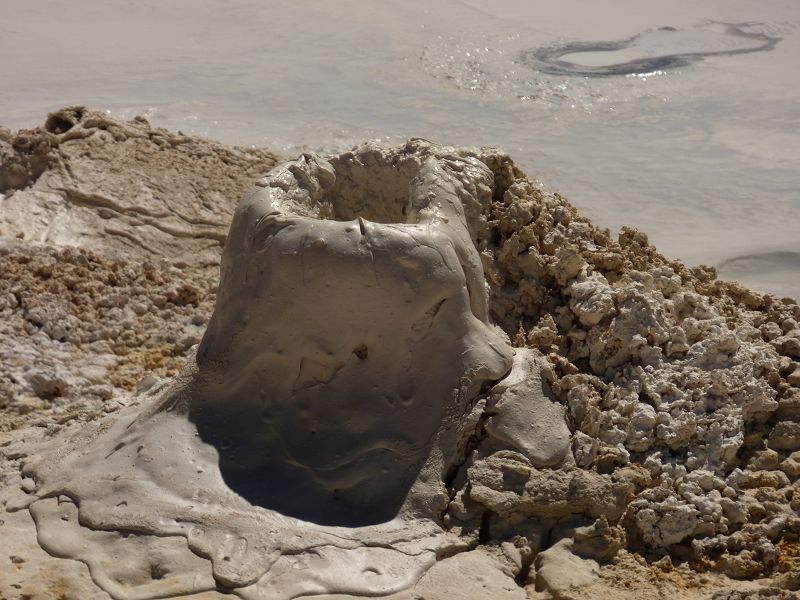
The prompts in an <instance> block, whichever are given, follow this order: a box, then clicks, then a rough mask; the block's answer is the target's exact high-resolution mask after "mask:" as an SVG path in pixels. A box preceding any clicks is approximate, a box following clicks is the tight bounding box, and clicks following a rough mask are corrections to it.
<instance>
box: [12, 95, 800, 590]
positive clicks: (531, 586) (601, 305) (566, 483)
mask: <svg viewBox="0 0 800 600" xmlns="http://www.w3.org/2000/svg"><path fill="white" fill-rule="evenodd" d="M48 129H50V130H52V131H47V130H40V131H39V132H32V133H31V132H27V133H23V134H16V135H14V134H11V133H10V132H3V133H2V134H0V157H2V166H0V183H2V184H3V188H4V190H5V191H4V192H3V193H4V194H5V196H4V198H3V199H2V200H0V234H2V236H3V237H2V238H1V239H2V244H0V314H2V316H3V318H2V321H0V327H2V331H3V334H4V335H3V337H2V339H0V356H2V362H1V364H2V369H0V406H2V408H1V409H0V429H2V432H0V477H2V482H3V483H2V487H1V488H0V502H2V503H3V505H4V506H5V508H6V509H8V508H10V507H11V508H13V507H14V502H18V501H19V497H20V494H23V495H24V494H26V493H29V492H31V491H32V490H33V489H34V488H35V485H36V482H35V481H34V480H31V479H28V478H26V477H22V475H21V474H20V470H19V467H20V462H21V461H24V460H25V459H26V456H24V454H23V453H22V450H20V449H21V448H24V444H22V443H21V442H22V441H23V440H24V441H26V442H30V441H35V440H44V441H46V440H50V439H58V437H59V436H63V435H74V434H77V433H80V432H82V431H84V432H85V431H88V430H89V428H91V427H93V426H96V425H97V424H98V423H101V422H102V419H103V418H104V417H105V416H106V415H109V414H110V415H114V414H116V413H117V412H118V411H125V410H129V407H135V406H136V405H137V403H139V402H141V401H142V400H141V399H137V398H136V397H135V396H134V393H135V392H136V391H137V390H138V391H140V392H146V391H148V390H150V391H151V392H153V393H155V392H157V390H158V389H159V380H160V379H161V378H165V377H168V376H171V375H173V374H174V373H176V372H177V371H179V370H180V369H181V368H182V366H183V364H184V362H185V361H186V360H187V359H191V357H192V356H193V347H194V345H195V344H196V343H198V342H199V340H200V338H201V336H202V334H203V331H204V329H205V324H206V322H207V320H208V318H209V316H210V314H211V310H212V309H213V305H214V303H215V301H216V281H217V273H218V264H219V256H220V251H221V245H220V240H223V239H224V237H225V232H226V231H227V227H228V221H229V219H230V217H231V215H232V214H233V209H234V207H235V205H236V203H237V202H238V199H239V197H240V196H241V194H242V192H243V191H244V190H245V189H246V188H247V187H248V186H249V185H251V184H252V183H253V182H254V181H255V180H256V179H258V177H259V176H261V175H263V174H264V173H265V172H266V171H268V170H269V169H270V168H271V167H272V166H273V164H274V163H275V159H274V157H273V156H272V155H271V154H269V153H267V152H263V151H255V152H254V151H243V150H236V149H228V148H225V147H223V146H220V145H218V144H215V143H213V142H206V141H203V140H197V139H190V138H185V137H184V136H179V135H174V134H170V133H168V132H163V131H158V130H151V129H150V128H149V126H147V125H146V123H143V122H141V121H134V122H130V123H116V122H113V121H110V120H108V119H106V118H105V117H104V116H103V115H99V114H98V113H93V112H91V111H76V110H69V111H64V112H63V113H61V114H58V115H56V116H55V117H51V119H50V121H49V126H48ZM73 129H75V130H76V131H75V132H74V134H70V132H71V131H72V130H73ZM20 136H22V139H23V140H25V141H20ZM59 136H60V137H59ZM56 138H58V139H57V140H56ZM15 140H16V141H15ZM54 140H55V141H54ZM189 149H191V151H189ZM185 152H188V154H185ZM456 152H457V153H458V152H461V155H462V156H473V157H475V158H476V159H478V160H480V161H481V162H482V163H483V164H484V165H486V167H488V169H489V170H490V171H491V173H492V175H493V179H494V181H493V182H492V188H493V189H492V190H491V202H490V203H489V204H488V206H487V208H485V209H484V210H483V213H482V218H483V219H485V223H486V228H487V229H486V231H485V234H484V237H483V242H482V243H479V244H478V246H477V247H478V250H479V251H480V254H481V259H482V262H483V269H484V271H485V273H486V279H487V282H488V290H489V315H490V317H491V319H492V320H493V321H494V322H496V323H497V324H499V325H500V326H501V327H502V329H503V330H504V331H505V333H506V334H507V335H508V339H509V342H510V343H511V344H512V345H513V346H515V347H517V348H519V349H522V348H526V350H525V351H521V352H518V355H517V360H522V358H523V357H530V360H533V361H535V364H537V365H539V366H538V368H539V369H540V373H541V375H540V376H539V377H540V380H541V382H543V383H537V382H538V381H539V380H537V379H536V378H530V377H527V376H526V377H523V378H522V379H521V380H520V381H514V380H509V381H507V382H506V385H505V386H503V385H498V386H495V389H494V391H492V390H489V393H488V394H487V395H486V396H485V397H483V398H479V399H478V401H477V402H476V403H475V405H474V406H473V409H472V410H471V412H470V413H469V414H468V415H467V416H466V417H465V419H464V421H463V423H462V425H463V427H464V429H465V431H468V432H469V431H471V432H472V434H471V435H466V436H465V437H464V438H463V440H462V441H461V442H460V444H461V445H460V446H459V448H460V454H461V459H460V460H458V461H457V463H456V464H455V465H454V466H453V468H452V469H451V470H450V471H449V472H448V473H447V474H446V475H447V476H446V477H445V478H444V483H445V484H446V487H447V491H448V497H449V498H450V500H449V502H448V503H447V508H446V510H445V511H444V513H443V517H442V519H441V525H442V526H443V527H444V528H445V529H446V530H447V532H448V535H452V536H455V538H456V539H457V540H458V542H457V543H455V544H454V545H452V546H451V548H450V549H449V550H447V551H446V552H442V553H441V554H440V555H439V556H438V561H437V562H436V563H435V565H434V566H433V567H432V568H430V569H429V570H427V571H426V572H425V574H424V575H422V577H421V578H420V579H419V581H417V583H416V584H415V585H414V586H412V588H411V589H410V590H406V591H403V592H399V593H397V594H395V595H393V596H387V597H392V598H397V599H399V598H428V599H431V598H442V599H445V598H464V599H471V598H476V599H477V598H487V597H491V598H551V597H555V598H600V597H612V598H643V597H659V596H661V595H664V594H668V595H670V596H674V597H677V598H687V599H689V598H692V599H694V598H711V597H712V596H713V597H714V598H719V599H723V598H731V599H733V598H792V597H796V596H797V594H796V590H797V589H798V587H800V580H798V573H800V550H799V549H798V548H799V546H798V536H800V517H798V511H799V510H800V504H799V503H800V488H798V485H800V484H798V478H799V477H800V327H798V321H800V308H798V306H797V304H796V303H795V302H793V301H791V300H788V299H784V300H781V299H777V298H774V297H770V296H762V295H760V294H757V293H754V292H751V291H749V290H747V289H744V288H741V287H739V286H737V285H734V284H728V283H724V282H720V281H718V280H717V279H716V277H715V274H714V272H713V270H712V269H709V268H704V267H699V268H693V269H690V268H687V267H685V266H684V265H682V264H680V263H677V262H674V261H670V260H668V259H667V258H665V257H663V256H661V255H660V254H659V253H658V252H657V250H656V249H655V248H653V247H652V246H650V245H649V244H648V242H647V238H646V236H645V235H644V234H642V233H641V232H638V231H635V230H623V231H622V232H621V233H620V234H619V235H618V236H616V235H615V236H612V235H610V233H609V232H607V231H604V230H599V229H597V228H595V227H594V226H592V224H591V223H590V222H588V221H587V220H586V219H584V218H582V217H581V216H580V215H579V214H578V213H577V211H576V210H575V209H574V208H573V207H572V206H571V205H570V204H569V203H568V202H567V201H566V200H564V199H563V198H561V197H560V196H558V195H557V194H543V193H542V192H541V191H540V189H539V188H538V186H536V185H534V183H532V182H530V181H528V179H527V178H526V177H525V176H524V175H523V174H522V173H520V172H519V171H518V170H517V169H516V168H515V167H514V165H513V162H512V161H511V160H510V159H509V158H508V157H507V156H505V155H503V154H502V153H499V152H497V151H492V150H481V151H477V150H476V151H469V152H468V151H456ZM131 173H140V174H143V176H135V175H131ZM115 181H117V182H119V184H115ZM167 182H171V183H170V184H167ZM76 190H77V191H76ZM12 192H13V193H12ZM104 211H108V212H104ZM347 217H348V218H349V217H350V215H347ZM154 220H155V221H158V224H157V225H154ZM118 231H119V232H122V233H116V232H118ZM210 232H211V233H210ZM537 386H538V387H537ZM543 386H544V387H543ZM518 398H522V399H524V401H523V402H519V401H518V400H517V399H518ZM504 406H506V407H510V408H505V409H504V408H503V407H504ZM533 406H536V407H538V408H537V409H536V410H535V411H534V412H533V413H530V411H532V410H534V409H533V408H532V407H533ZM526 411H528V412H526ZM543 411H544V412H543ZM528 414H535V415H538V417H537V421H536V422H535V423H530V425H537V424H540V423H544V422H549V423H554V424H558V423H559V422H560V423H563V424H564V433H563V435H564V436H565V437H566V440H563V441H564V442H565V443H564V444H560V440H559V439H557V438H558V437H559V435H561V434H559V433H558V432H557V429H555V430H554V429H553V428H552V427H548V428H547V429H546V430H545V431H542V432H540V433H538V434H537V435H535V436H534V437H533V438H531V437H530V436H527V437H526V436H524V435H522V434H521V433H520V432H519V423H520V422H525V419H526V418H527V419H528V420H529V421H530V420H531V419H532V418H531V417H526V416H525V415H528ZM541 415H549V417H547V419H550V421H548V420H547V419H545V418H544V417H541ZM539 419H544V420H541V421H540V420H539ZM548 433H552V438H548V437H547V434H548ZM531 439H533V440H534V441H536V440H542V439H547V440H548V441H547V443H546V444H544V445H543V446H542V445H539V446H537V445H536V444H534V443H532V442H530V440H531ZM23 474H24V473H23ZM67 500H68V499H64V498H62V499H61V500H58V499H53V500H52V502H55V503H56V505H55V506H54V509H55V508H56V507H58V508H57V510H59V511H62V512H63V514H61V513H58V514H61V516H60V517H59V518H60V519H61V522H62V523H65V524H67V525H68V524H69V523H72V522H73V519H74V517H73V516H72V513H70V512H69V511H70V510H72V508H70V507H74V506H75V505H74V504H72V503H71V502H69V501H67ZM53 514H56V513H53ZM0 521H2V523H0V561H3V562H4V564H3V565H2V568H0V598H9V599H11V598H14V599H16V598H23V597H27V598H36V597H40V598H50V597H55V598H58V597H62V598H104V597H108V596H107V595H106V594H105V592H102V591H100V590H99V589H98V588H97V587H96V586H95V585H94V583H93V582H92V579H91V578H90V577H89V573H88V570H87V568H86V567H85V566H84V564H83V563H80V562H76V561H70V560H64V559H57V558H53V557H51V556H49V555H47V554H45V553H44V551H43V550H41V548H40V547H39V544H37V543H36V539H35V529H34V528H33V525H32V523H31V521H30V517H29V516H28V513H27V511H16V512H3V513H0ZM65 526H66V525H65ZM76 526H77V524H76ZM80 531H84V532H88V533H87V535H92V536H94V535H95V534H97V535H106V534H104V533H102V532H100V531H96V530H94V529H87V528H86V527H80ZM109 535H110V534H109ZM165 539H175V538H165ZM177 551H178V549H176V548H172V547H167V546H164V547H162V548H161V549H160V551H159V552H158V553H155V554H153V553H151V554H146V553H145V554H142V555H140V556H139V555H137V556H139V558H130V561H129V564H128V566H127V567H126V568H124V569H117V571H115V577H116V578H117V582H118V584H119V585H120V586H122V587H123V588H126V589H136V588H137V586H138V589H146V588H144V587H141V586H143V585H145V584H147V583H148V582H151V583H152V582H159V581H160V582H163V581H169V580H170V577H171V575H170V573H171V571H170V569H172V568H174V567H175V565H176V564H177V563H175V562H174V561H173V560H172V559H171V557H172V556H173V555H174V552H177ZM133 556H134V554H130V557H133ZM112 559H113V555H112ZM198 560H200V559H199V558H198ZM112 562H113V560H112ZM202 562H204V561H201V563H202ZM199 565H200V563H198V573H199V572H202V568H201V567H200V566H199ZM182 568H185V564H183V566H182ZM190 570H191V569H190ZM453 581H459V582H460V584H459V585H458V587H457V589H456V588H455V587H454V586H453ZM196 583H197V585H198V586H199V588H202V587H204V586H205V587H206V588H207V589H208V590H209V591H207V592H201V593H199V594H196V595H195V596H192V597H196V598H212V597H221V595H220V594H219V593H218V591H216V590H215V586H216V585H219V580H218V581H217V583H214V582H213V581H205V580H202V579H200V580H198V582H196ZM301 592H302V590H301V591H299V592H298V594H300V593H301ZM295 597H300V596H299V595H297V596H295ZM329 597H333V596H329Z"/></svg>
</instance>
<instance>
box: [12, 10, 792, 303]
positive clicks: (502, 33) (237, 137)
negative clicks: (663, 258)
mask: <svg viewBox="0 0 800 600" xmlns="http://www.w3.org/2000/svg"><path fill="white" fill-rule="evenodd" d="M799 24H800V3H797V2H792V1H791V0H783V1H775V2H769V3H764V2H758V1H756V0H709V1H706V2H702V3H698V2H689V1H688V0H677V1H675V2H669V3H665V2H661V1H658V2H656V1H642V2H637V3H635V4H631V3H629V2H624V1H623V0H615V1H611V2H595V3H586V2H582V1H581V0H561V1H559V2H555V1H554V0H548V1H543V2H537V3H531V2H528V1H523V0H507V1H505V2H500V3H497V4H496V5H495V6H494V7H493V8H492V9H487V8H486V5H485V3H480V2H477V0H443V1H441V2H438V3H436V4H433V3H430V2H421V1H418V0H409V1H407V2H404V3H403V4H402V5H400V4H398V3H381V2H369V1H368V0H359V1H356V0H350V1H347V0H345V1H341V2H337V3H318V2H311V1H310V0H294V1H291V2H290V1H283V2H278V1H273V2H256V1H255V0H224V1H222V0H220V1H218V2H210V1H203V2H197V1H192V0H171V1H170V2H162V1H158V0H141V1H140V2H137V3H130V2H122V1H120V0H84V1H83V2H81V3H80V4H76V3H74V2H66V1H65V0H27V1H26V2H24V3H23V2H13V1H12V0H6V1H4V2H0V56H2V57H3V58H2V60H0V81H1V82H2V86H0V123H2V124H3V125H5V126H10V127H21V126H32V125H34V124H38V123H41V122H42V121H43V117H44V113H45V112H47V111H49V110H52V109H55V108H58V107H61V106H64V105H66V104H71V103H80V104H88V105H90V106H95V107H105V108H107V109H109V110H111V112H112V113H114V114H116V115H119V116H132V115H134V114H138V113H143V114H145V115H147V116H148V117H149V118H150V120H151V121H152V122H153V123H154V124H157V125H161V126H165V127H170V128H176V129H181V130H183V131H186V132H192V133H200V134H203V135H207V136H210V137H213V138H217V139H220V140H222V141H225V142H231V143H239V144H253V145H266V146H271V147H274V148H276V149H279V150H283V151H285V152H295V151H297V150H299V149H301V148H311V149H340V148H343V147H348V146H350V145H352V144H354V143H357V142H358V141H360V140H363V139H367V138H369V139H382V140H387V141H400V140H403V139H405V138H407V137H409V136H420V137H425V138H428V139H432V140H436V141H440V142H443V143H451V144H469V145H496V146H500V147H502V148H504V149H506V150H507V151H508V152H510V153H511V154H512V156H514V157H515V159H516V160H517V162H518V163H519V164H520V165H521V166H522V167H523V168H524V169H525V170H526V172H528V174H529V175H532V176H535V177H538V178H539V179H540V180H541V181H543V182H544V184H545V185H547V186H548V187H550V188H553V189H556V190H559V191H560V192H561V193H562V194H563V195H565V196H566V197H568V198H570V200H572V202H573V203H575V204H576V205H577V206H579V207H580V208H581V209H582V210H584V211H585V212H586V213H587V214H588V215H589V216H590V217H592V218H593V219H594V220H595V222H596V223H598V224H600V225H603V226H607V227H610V228H611V229H612V230H615V229H617V228H619V226H621V225H623V224H631V225H634V226H637V227H639V228H641V229H643V230H645V231H646V232H647V233H648V234H649V236H650V239H651V241H652V242H654V243H655V244H656V245H657V246H658V247H659V248H660V249H661V250H662V251H663V252H665V253H666V254H668V255H671V256H675V257H679V258H681V259H683V260H684V261H686V262H687V263H690V264H695V263H700V262H705V263H710V264H715V265H722V266H723V268H722V273H723V275H724V276H727V277H730V278H736V279H739V280H741V281H744V282H746V283H748V284H750V285H752V286H753V287H756V288H757V289H762V290H766V291H772V292H774V293H777V294H781V295H785V294H790V295H794V296H795V297H800V236H798V228H800V168H798V167H800V70H798V69H797V67H796V59H797V57H800V32H799V31H798V25H799ZM730 25H733V26H735V27H739V28H741V29H742V30H743V31H746V32H748V33H749V34H751V35H752V36H755V37H753V38H747V37H741V36H738V37H737V36H735V35H730V33H729V30H727V29H726V28H727V27H729V26H730ZM662 28H669V29H662ZM673 29H674V31H672V30H673ZM726 31H728V33H726ZM758 36H761V38H762V39H776V40H778V39H779V41H776V43H775V44H774V45H772V47H771V49H768V50H764V49H762V50H760V51H750V52H741V53H731V52H737V51H741V50H753V49H754V47H755V46H758V44H757V43H756V42H758V39H757V38H758ZM632 39H633V40H635V41H634V42H632V43H628V44H627V45H625V44H623V46H622V47H619V43H622V42H625V41H626V40H632ZM580 42H591V43H592V44H596V43H598V42H610V43H612V45H611V46H609V47H608V48H609V49H613V48H615V47H617V48H618V49H617V50H616V51H614V52H616V53H617V54H616V55H613V52H612V53H610V54H609V53H604V52H603V51H602V48H603V46H600V47H599V48H600V49H599V50H598V47H597V46H594V47H591V46H580V45H578V46H573V47H575V48H579V49H580V48H590V50H592V49H593V50H594V51H593V52H589V53H583V55H581V53H577V54H573V55H572V56H569V55H563V56H561V58H562V59H563V58H564V56H567V57H568V58H571V59H572V60H573V61H574V62H576V63H577V64H584V65H587V64H588V65H590V66H597V64H599V65H608V64H617V63H619V62H625V61H636V60H637V59H640V58H653V57H665V56H666V57H669V56H680V55H691V56H692V57H693V58H692V60H688V61H677V64H676V62H675V61H673V63H670V62H669V61H667V63H664V64H665V67H669V68H664V69H661V70H656V71H654V72H649V73H641V72H638V71H636V69H634V72H633V73H629V74H623V75H612V76H606V77H581V76H575V75H553V74H547V73H543V72H542V71H541V70H538V69H537V67H536V65H535V64H534V63H532V62H531V61H529V60H526V59H525V57H526V56H530V54H531V52H533V51H535V50H537V49H542V48H553V47H560V48H564V47H569V44H576V43H580ZM613 43H617V46H614V45H613ZM682 62H685V63H686V64H682Z"/></svg>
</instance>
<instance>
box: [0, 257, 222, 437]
mask: <svg viewBox="0 0 800 600" xmlns="http://www.w3.org/2000/svg"><path fill="white" fill-rule="evenodd" d="M0 273H1V274H2V276H0V363H2V365H3V368H2V370H0V430H3V429H13V428H17V427H21V426H24V425H26V424H30V422H31V420H32V419H34V418H38V417H41V416H42V414H45V413H46V414H50V415H52V416H53V418H55V419H56V420H57V421H58V420H62V419H64V418H66V417H67V416H68V415H74V414H76V411H78V410H79V409H81V410H89V411H90V412H92V411H94V412H98V411H100V412H102V410H101V409H103V408H105V409H106V410H108V409H109V408H110V406H113V405H115V403H116V400H117V399H119V398H124V397H127V396H128V395H129V394H130V393H131V392H135V391H137V388H138V390H140V391H141V390H143V389H147V388H148V387H149V386H151V385H153V384H154V383H155V382H156V381H157V380H158V379H159V378H164V377H168V376H171V375H174V374H175V373H177V372H178V371H179V370H180V369H181V368H182V367H183V365H184V363H185V361H186V358H187V357H188V356H189V354H190V351H191V349H192V348H193V346H194V345H195V344H197V343H198V342H199V341H200V338H201V336H202V334H203V330H204V326H205V323H206V321H207V320H208V317H209V316H210V314H211V309H212V307H213V304H214V298H215V293H216V289H215V285H214V283H213V281H214V279H215V274H214V272H213V270H209V269H202V268H199V269H198V268H193V267H190V266H188V265H183V266H182V268H178V267H176V266H174V265H170V264H167V263H158V262H151V261H136V260H133V261H124V260H121V259H118V260H109V259H106V258H103V257H101V256H99V255H98V254H96V253H94V252H91V251H88V250H84V249H81V248H53V247H43V246H36V245H27V244H18V243H14V244H10V245H6V246H0Z"/></svg>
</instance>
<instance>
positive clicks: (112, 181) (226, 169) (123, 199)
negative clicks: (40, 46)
mask: <svg viewBox="0 0 800 600" xmlns="http://www.w3.org/2000/svg"><path fill="white" fill-rule="evenodd" d="M275 162H276V156H275V155H274V154H272V153H271V152H268V151H266V150H256V149H250V148H237V147H229V146H225V145H223V144H220V143H217V142H213V141H211V140H205V139H202V138H197V137H190V136H186V135H183V134H181V133H172V132H168V131H166V130H163V129H158V128H153V127H151V126H150V125H149V123H148V122H147V120H146V119H144V118H143V117H136V118H135V119H133V120H131V121H117V120H114V119H111V118H110V117H108V116H107V115H106V114H105V113H102V112H99V111H94V110H89V109H86V108H83V107H71V108H65V109H63V110H60V111H57V112H55V113H52V114H51V115H50V116H49V117H48V119H47V121H46V122H45V124H44V126H42V127H37V128H35V129H31V130H21V131H18V132H16V133H12V132H10V131H8V130H6V129H2V128H0V194H5V198H4V199H3V200H2V206H3V209H2V211H0V236H6V237H17V238H20V239H25V240H29V241H37V242H44V243H52V244H56V245H80V246H83V247H87V248H94V249H98V250H102V251H103V252H104V253H109V252H116V253H118V254H119V253H122V254H123V255H125V256H131V255H135V256H142V257H154V256H155V257H166V258H169V259H170V260H172V261H174V260H178V259H181V258H182V259H184V260H190V261H192V262H197V261H198V260H204V261H206V262H209V261H211V262H213V261H215V260H217V259H218V255H219V248H220V246H221V245H222V244H223V243H224V241H225V236H226V234H227V229H228V225H229V223H230V219H231V216H232V214H233V209H234V208H235V207H236V204H237V202H238V200H239V198H240V197H241V195H242V192H243V191H244V190H245V189H247V188H248V187H249V186H250V185H251V184H252V182H253V181H254V180H256V179H257V178H258V177H260V176H261V175H263V174H264V173H265V172H266V171H268V170H269V169H270V168H271V167H272V166H273V165H274V164H275Z"/></svg>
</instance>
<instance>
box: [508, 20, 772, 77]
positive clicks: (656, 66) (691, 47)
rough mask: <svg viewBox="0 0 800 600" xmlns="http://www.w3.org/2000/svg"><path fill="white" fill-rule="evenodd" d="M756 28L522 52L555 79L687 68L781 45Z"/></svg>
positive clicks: (661, 33) (649, 34) (661, 32)
mask: <svg viewBox="0 0 800 600" xmlns="http://www.w3.org/2000/svg"><path fill="white" fill-rule="evenodd" d="M753 25H756V24H752V23H738V24H734V23H718V22H708V23H704V24H702V26H699V27H693V28H690V29H676V28H674V27H669V26H666V27H660V28H658V29H654V30H649V31H645V32H643V33H640V34H637V35H635V36H633V37H630V38H628V39H626V40H620V41H613V42H568V43H566V44H556V45H553V46H546V47H543V48H536V49H533V50H528V51H525V52H523V53H522V60H523V62H525V63H527V64H529V65H531V66H533V67H534V68H535V69H537V70H539V71H541V72H543V73H548V74H551V75H579V76H582V77H603V76H611V75H631V74H639V73H653V72H656V71H663V70H666V69H675V68H679V67H686V66H688V65H691V64H692V63H694V62H697V61H700V60H703V59H704V58H706V57H708V56H721V55H731V54H745V53H748V52H759V51H763V50H771V49H772V48H774V47H775V45H776V44H777V43H778V42H779V41H780V40H781V38H779V37H774V36H770V35H768V34H766V33H762V32H760V31H758V30H757V29H756V30H752V29H751V27H753Z"/></svg>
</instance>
